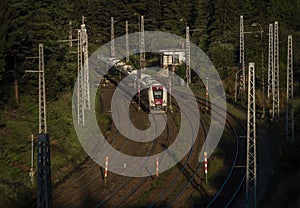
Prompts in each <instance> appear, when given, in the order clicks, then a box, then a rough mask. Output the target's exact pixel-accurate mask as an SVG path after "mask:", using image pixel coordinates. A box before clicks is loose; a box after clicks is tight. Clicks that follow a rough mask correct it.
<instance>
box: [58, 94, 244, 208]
mask: <svg viewBox="0 0 300 208" xmlns="http://www.w3.org/2000/svg"><path fill="white" fill-rule="evenodd" d="M197 99H198V103H199V105H205V104H203V99H202V98H200V97H198V98H197ZM201 99H202V101H201ZM204 103H205V102H204ZM227 115H229V116H230V117H232V118H231V119H232V120H233V121H229V120H228V119H227V121H226V123H227V124H226V125H227V126H229V128H230V129H231V131H232V132H233V135H234V137H235V142H236V144H237V147H236V152H237V153H236V156H235V159H234V161H233V165H232V168H231V170H230V173H229V175H228V177H227V178H226V180H225V182H224V183H223V185H222V186H221V188H220V190H219V191H218V193H217V194H216V196H215V197H213V199H212V200H211V202H210V203H209V204H208V207H212V206H213V207H224V200H223V199H224V198H225V197H226V198H227V199H226V201H228V203H226V206H227V205H230V203H231V202H232V201H233V199H234V196H235V194H234V195H233V196H232V197H229V196H226V193H228V191H225V192H224V190H228V187H229V186H233V184H234V187H236V182H234V179H233V178H240V177H241V176H243V173H242V171H238V169H237V168H235V166H236V164H239V163H240V162H242V160H243V159H242V157H240V155H239V154H241V153H242V150H240V149H239V148H241V147H242V146H243V144H242V143H241V144H239V141H240V140H239V139H238V135H240V134H241V133H240V132H239V133H238V132H236V131H235V128H234V127H233V126H234V125H237V124H238V125H241V123H239V122H238V120H236V119H235V118H234V117H233V116H232V115H230V114H227ZM202 116H203V115H202ZM202 120H203V119H202ZM202 120H201V128H202V132H204V138H205V135H206V131H207V130H206V125H205V123H203V121H202ZM234 120H236V124H231V122H232V123H233V122H234ZM167 127H168V126H167ZM167 129H168V128H167ZM168 131H169V130H168ZM168 135H169V133H168ZM115 142H116V140H114V141H113V142H112V143H115ZM169 142H170V138H169V136H168V137H167V139H166V141H165V147H164V148H166V147H167V146H168V144H169ZM127 145H128V144H127V143H125V144H124V146H123V148H121V149H120V150H121V151H122V150H123V149H124V148H125V147H126V146H127ZM156 145H157V139H155V140H154V141H153V143H152V146H151V148H150V150H149V152H148V153H147V155H151V154H152V153H153V151H154V149H155V146H156ZM197 145H199V144H197ZM193 150H194V146H193V147H192V148H191V151H190V152H189V153H188V155H187V156H186V159H184V162H183V164H182V165H181V168H180V169H179V171H178V172H177V174H176V176H175V177H174V179H173V180H172V181H170V182H169V185H168V186H167V187H166V188H164V190H162V192H161V193H160V194H158V195H157V197H155V198H154V199H153V201H152V202H151V203H149V207H160V206H164V207H171V206H174V204H175V203H176V202H178V200H179V199H180V198H185V199H188V198H187V197H185V196H184V195H187V194H189V193H188V191H189V190H188V189H189V187H191V186H192V187H198V186H199V185H200V184H199V183H200V182H199V181H201V179H200V178H201V176H199V174H198V173H199V170H200V169H201V167H202V165H201V163H199V162H198V163H197V164H196V166H194V167H191V166H190V164H189V162H190V161H191V158H192V152H193ZM198 152H199V151H198ZM195 154H196V153H195ZM195 158H197V156H196V157H195ZM239 158H241V159H239ZM244 161H245V160H244ZM194 165H195V162H194ZM96 167H98V166H97V165H96V164H93V165H92V166H91V167H89V168H88V169H87V170H86V171H85V172H84V173H83V174H82V175H81V176H79V177H78V178H77V179H76V180H74V181H73V182H71V183H70V184H68V186H65V187H64V189H63V192H67V191H68V189H69V188H70V187H74V185H75V184H77V183H78V182H79V181H80V180H81V179H82V178H84V177H85V176H87V175H88V173H91V172H92V171H93V170H94V169H95V168H96ZM188 169H189V170H188ZM240 170H241V169H240ZM185 172H189V174H188V175H187V174H186V173H185ZM100 177H101V173H100V171H99V173H98V174H96V175H94V177H92V178H90V179H89V181H88V183H86V184H85V185H84V186H82V187H80V188H79V189H78V188H77V192H80V191H82V190H84V189H90V188H89V187H91V186H93V185H94V184H93V183H94V182H95V181H97V180H99V178H100ZM202 177H203V176H202ZM182 178H183V179H182ZM195 178H198V180H197V181H196V180H195ZM242 178H243V177H242ZM202 179H203V178H202ZM132 180H135V181H137V180H136V179H132V178H126V180H125V181H123V183H122V184H121V185H119V186H118V187H117V188H115V189H114V191H113V192H111V193H110V194H109V195H107V196H106V197H105V198H102V199H99V201H100V203H97V204H96V206H95V204H93V205H92V204H90V205H91V207H106V206H109V207H126V206H128V205H129V204H130V206H131V205H134V204H135V203H136V202H135V203H129V202H128V201H129V200H130V198H131V196H132V195H134V194H135V193H136V192H138V191H140V189H141V188H142V187H143V186H145V184H147V186H149V185H150V186H151V184H153V183H155V181H156V180H155V179H153V177H144V178H142V179H140V180H139V181H138V182H135V183H134V184H135V186H134V187H132V188H131V189H130V190H128V186H127V185H128V184H129V183H131V182H132ZM179 181H181V182H182V181H183V184H184V185H181V188H180V189H179V191H177V192H176V193H174V192H173V193H172V196H171V195H170V194H168V193H170V192H171V189H174V187H175V185H176V184H178V182H179ZM242 182H243V179H242V180H241V183H239V184H237V185H238V186H237V188H235V191H230V193H237V192H238V190H239V187H240V186H241V185H240V184H242ZM124 189H126V191H125V192H126V194H125V195H123V196H122V197H117V198H118V199H114V197H115V196H116V195H122V194H118V193H119V192H124ZM231 189H232V188H231ZM78 190H79V191H78ZM187 190H188V191H187ZM69 191H70V190H69ZM91 191H93V192H95V193H96V195H98V194H99V195H101V189H100V188H99V187H98V188H97V187H96V186H95V188H92V189H91ZM198 191H199V190H198ZM202 192H203V193H205V191H203V190H202ZM72 193H73V194H72ZM72 193H71V194H69V196H70V197H69V198H67V199H66V201H69V202H68V203H67V204H66V205H68V206H72V207H74V206H75V207H76V206H78V207H79V206H80V207H82V204H80V203H77V202H78V201H80V198H77V199H74V198H73V197H74V192H72ZM167 197H169V198H171V199H169V201H166V200H165V199H166V198H167ZM220 198H221V200H220ZM131 200H132V199H131ZM184 201H185V200H183V202H184ZM219 201H220V202H219ZM220 203H221V204H222V205H219V204H220ZM175 207H177V205H176V206H175Z"/></svg>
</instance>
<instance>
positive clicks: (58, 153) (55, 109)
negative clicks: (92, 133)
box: [0, 93, 86, 207]
mask: <svg viewBox="0 0 300 208" xmlns="http://www.w3.org/2000/svg"><path fill="white" fill-rule="evenodd" d="M33 100H35V99H34V98H32V97H23V98H22V101H23V102H21V104H20V107H19V108H18V109H17V110H14V111H2V112H1V117H0V123H1V129H0V168H1V172H0V192H1V197H0V207H24V206H25V207H26V206H29V205H30V204H32V199H33V198H34V195H35V194H36V192H37V187H36V178H35V179H34V183H33V185H32V184H31V181H30V177H29V170H30V158H31V156H30V155H31V133H33V134H34V138H35V139H36V138H37V133H38V106H36V105H33V103H32V102H31V101H33ZM71 100H72V94H71V93H67V94H64V95H63V96H61V97H60V98H59V99H58V100H55V101H49V102H47V127H48V132H49V134H50V138H51V172H52V183H53V184H55V183H57V182H58V181H60V180H61V179H62V178H63V177H64V176H65V175H66V174H68V173H69V172H70V171H72V169H74V167H76V166H77V165H78V164H79V163H80V162H81V161H83V160H84V159H85V158H86V153H85V152H84V151H83V149H82V147H81V144H80V143H79V141H78V139H77V136H76V133H75V129H74V127H73V119H72V105H71ZM36 103H37V102H36ZM36 148H37V147H36V145H35V150H34V153H35V155H34V157H35V158H34V167H35V170H36V168H37V149H36ZM2 205H3V206H2Z"/></svg>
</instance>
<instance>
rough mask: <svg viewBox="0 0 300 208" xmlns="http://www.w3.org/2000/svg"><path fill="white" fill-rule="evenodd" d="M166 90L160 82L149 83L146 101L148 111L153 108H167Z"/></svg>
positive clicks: (164, 109)
mask: <svg viewBox="0 0 300 208" xmlns="http://www.w3.org/2000/svg"><path fill="white" fill-rule="evenodd" d="M167 97H168V96H167V90H166V88H165V86H163V85H161V84H160V83H155V84H151V85H150V86H149V89H148V103H149V110H150V112H151V111H153V110H163V111H166V110H167Z"/></svg>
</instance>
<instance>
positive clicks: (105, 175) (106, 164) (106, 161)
mask: <svg viewBox="0 0 300 208" xmlns="http://www.w3.org/2000/svg"><path fill="white" fill-rule="evenodd" d="M107 169H108V157H106V158H105V171H104V185H105V186H106V178H107Z"/></svg>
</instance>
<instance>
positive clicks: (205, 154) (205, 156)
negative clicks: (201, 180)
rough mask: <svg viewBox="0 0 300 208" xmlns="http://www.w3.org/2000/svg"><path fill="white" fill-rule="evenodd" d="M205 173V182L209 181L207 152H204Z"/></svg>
mask: <svg viewBox="0 0 300 208" xmlns="http://www.w3.org/2000/svg"><path fill="white" fill-rule="evenodd" d="M204 173H205V182H206V183H207V173H208V169H207V152H204Z"/></svg>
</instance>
